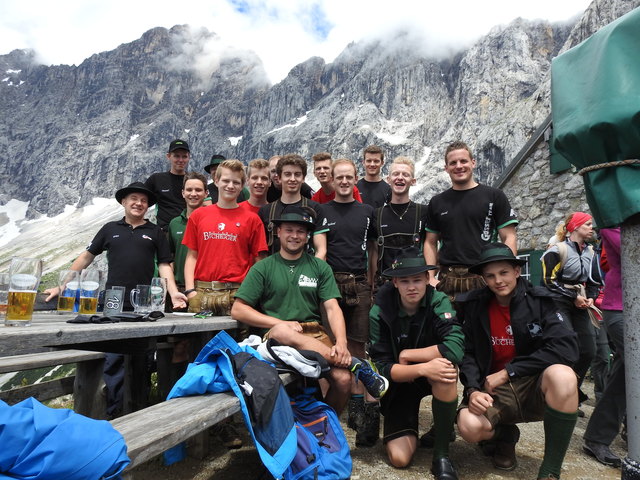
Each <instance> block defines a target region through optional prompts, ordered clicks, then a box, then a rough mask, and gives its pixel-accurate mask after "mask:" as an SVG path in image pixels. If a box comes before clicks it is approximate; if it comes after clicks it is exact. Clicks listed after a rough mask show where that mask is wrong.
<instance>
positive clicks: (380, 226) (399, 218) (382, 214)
mask: <svg viewBox="0 0 640 480" xmlns="http://www.w3.org/2000/svg"><path fill="white" fill-rule="evenodd" d="M426 220H427V206H426V205H422V204H421V203H414V202H409V203H387V204H386V205H385V206H383V207H380V208H378V209H377V210H376V223H375V225H376V229H377V231H378V273H379V274H382V272H383V271H384V270H386V269H387V268H389V267H391V264H392V263H393V261H394V260H395V258H396V257H397V256H398V254H399V253H400V251H401V250H402V249H404V248H407V247H410V246H414V247H417V248H419V249H420V250H422V246H423V244H424V239H425V236H426V231H425V225H426Z"/></svg>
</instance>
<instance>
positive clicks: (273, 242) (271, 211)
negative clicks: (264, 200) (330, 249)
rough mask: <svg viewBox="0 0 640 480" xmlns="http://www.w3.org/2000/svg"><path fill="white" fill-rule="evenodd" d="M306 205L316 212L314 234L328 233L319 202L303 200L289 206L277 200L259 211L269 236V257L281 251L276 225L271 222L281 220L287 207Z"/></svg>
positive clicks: (311, 243) (311, 245)
mask: <svg viewBox="0 0 640 480" xmlns="http://www.w3.org/2000/svg"><path fill="white" fill-rule="evenodd" d="M305 205H306V206H308V207H311V208H312V209H313V211H314V212H316V220H315V225H316V229H315V232H314V233H322V232H325V233H326V232H327V230H328V228H327V227H326V226H323V222H324V211H323V209H322V206H321V205H320V204H319V203H318V202H314V201H313V200H309V199H307V198H303V199H301V200H300V201H298V202H295V203H287V204H284V203H282V202H281V201H280V200H276V201H275V202H271V203H268V204H266V205H263V206H262V207H260V210H259V211H258V216H259V217H260V220H262V223H264V228H265V233H266V234H267V244H268V246H269V255H273V254H274V253H276V252H279V251H280V240H279V239H278V234H277V233H278V232H277V229H276V226H275V225H273V226H271V225H270V224H271V220H273V219H275V218H280V215H281V214H282V210H284V209H285V208H286V207H290V206H302V207H304V206H305ZM271 227H272V228H271ZM312 247H313V242H311V241H310V242H309V248H312Z"/></svg>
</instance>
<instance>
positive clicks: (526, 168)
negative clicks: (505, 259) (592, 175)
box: [502, 141, 591, 251]
mask: <svg viewBox="0 0 640 480" xmlns="http://www.w3.org/2000/svg"><path fill="white" fill-rule="evenodd" d="M550 156H551V154H550V151H549V144H548V143H547V142H545V141H542V142H540V143H539V144H538V147H537V148H536V150H535V151H534V152H533V154H532V155H531V156H530V157H529V158H527V159H525V160H524V161H523V162H522V163H521V164H520V166H519V167H518V169H517V170H516V171H515V172H514V174H513V175H512V177H511V178H510V179H509V180H508V181H507V183H506V184H505V185H504V187H503V188H502V189H503V191H504V192H505V194H506V195H507V198H509V201H510V202H511V206H512V207H513V209H514V210H515V211H516V213H517V214H518V219H519V220H520V224H519V225H518V251H522V250H544V249H545V248H546V246H547V241H548V240H549V237H551V235H553V234H554V233H555V230H556V227H557V225H558V223H559V222H560V221H563V220H564V219H565V218H566V216H567V215H568V214H569V213H571V212H575V211H583V212H588V213H591V212H590V211H589V206H588V205H587V200H586V197H585V191H584V185H583V182H582V177H581V176H580V175H578V174H577V173H575V168H571V169H570V170H567V171H565V172H562V173H559V174H554V173H550V168H549V162H550Z"/></svg>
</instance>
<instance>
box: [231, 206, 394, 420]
mask: <svg viewBox="0 0 640 480" xmlns="http://www.w3.org/2000/svg"><path fill="white" fill-rule="evenodd" d="M309 210H310V209H304V208H302V207H298V206H293V207H288V208H287V209H285V210H283V213H282V214H281V215H280V218H277V219H274V220H273V223H274V224H275V225H276V227H277V235H278V239H279V240H280V251H279V252H277V253H275V254H273V255H271V256H270V257H267V258H265V259H264V260H262V261H260V262H258V263H256V264H255V265H253V266H252V267H251V269H250V270H249V273H248V274H247V276H246V277H245V279H244V281H243V282H242V285H241V286H240V288H239V289H238V291H237V292H236V294H235V302H234V303H233V307H232V309H231V316H232V317H233V318H235V319H236V320H238V321H240V322H243V323H245V324H247V325H249V326H251V327H257V328H259V329H262V330H263V331H267V333H266V336H268V337H269V338H273V339H274V340H276V341H278V342H279V343H280V344H282V345H289V346H291V347H294V348H297V349H302V350H313V351H316V352H318V353H320V354H321V355H322V356H323V357H324V358H325V359H326V360H327V361H328V362H329V364H330V365H331V366H332V367H335V368H331V370H330V372H329V374H328V378H327V380H328V382H329V390H328V391H327V393H326V395H325V402H326V403H327V404H329V405H330V406H331V407H333V408H334V409H335V410H336V412H338V414H339V413H340V412H341V411H342V410H343V409H344V406H345V405H346V403H347V400H348V399H349V396H350V393H351V372H353V373H354V375H356V378H357V379H358V380H360V381H362V383H363V384H364V386H365V388H366V389H367V391H368V392H369V394H370V395H371V396H373V397H374V398H380V397H382V396H383V395H384V393H385V392H386V390H387V386H388V382H387V381H386V379H385V378H384V377H382V376H380V375H378V374H377V373H376V372H375V371H374V370H373V369H372V368H371V365H370V364H369V362H367V361H366V360H362V359H359V358H356V357H352V356H351V354H350V353H349V350H348V349H347V334H346V329H345V324H344V316H343V315H342V310H340V306H339V305H338V301H337V299H338V298H340V292H339V290H338V287H337V285H336V282H335V279H334V277H333V271H332V270H331V267H329V265H328V264H327V263H326V262H325V261H324V260H321V259H319V258H316V257H314V256H312V255H310V254H308V253H307V252H306V251H305V249H306V244H307V241H308V239H309V237H310V236H311V234H312V232H313V230H314V229H315V223H314V220H313V219H312V217H311V215H310V212H309ZM320 305H322V306H323V307H324V308H325V310H326V313H327V319H328V321H329V325H330V326H331V331H332V333H333V335H334V337H335V344H334V343H333V342H332V341H331V339H330V338H329V337H328V335H327V334H326V333H325V331H324V329H323V328H322V325H320V322H321V317H320Z"/></svg>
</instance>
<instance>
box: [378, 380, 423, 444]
mask: <svg viewBox="0 0 640 480" xmlns="http://www.w3.org/2000/svg"><path fill="white" fill-rule="evenodd" d="M427 395H431V384H429V382H428V381H427V379H425V378H418V379H416V380H414V381H413V382H402V383H400V382H391V384H390V385H389V391H388V392H387V393H386V395H385V396H384V397H382V399H380V413H382V415H384V432H383V437H382V442H383V443H387V442H388V441H390V440H394V439H396V438H399V437H404V436H405V435H413V436H415V437H418V415H419V412H420V402H421V401H422V399H423V398H424V397H426V396H427Z"/></svg>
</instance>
